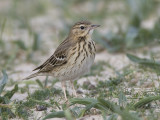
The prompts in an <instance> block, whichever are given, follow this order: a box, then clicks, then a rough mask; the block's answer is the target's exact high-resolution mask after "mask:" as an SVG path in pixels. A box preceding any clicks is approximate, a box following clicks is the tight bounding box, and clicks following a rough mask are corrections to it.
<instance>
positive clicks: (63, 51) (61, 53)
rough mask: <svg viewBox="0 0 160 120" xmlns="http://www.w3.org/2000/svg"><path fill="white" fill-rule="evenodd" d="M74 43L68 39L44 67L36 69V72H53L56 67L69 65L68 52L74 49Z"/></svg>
mask: <svg viewBox="0 0 160 120" xmlns="http://www.w3.org/2000/svg"><path fill="white" fill-rule="evenodd" d="M72 45H73V44H72V43H71V42H70V41H69V40H68V41H67V39H66V40H65V41H63V42H62V43H61V44H60V45H59V47H58V48H57V50H56V51H55V52H54V54H53V55H52V56H51V57H50V58H49V59H48V60H46V61H45V62H44V63H43V64H42V65H40V66H39V67H37V68H35V69H34V70H33V71H35V70H39V72H48V71H51V70H53V68H54V67H56V66H59V65H62V64H65V63H67V58H68V52H69V50H70V48H71V47H72Z"/></svg>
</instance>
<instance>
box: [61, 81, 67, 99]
mask: <svg viewBox="0 0 160 120" xmlns="http://www.w3.org/2000/svg"><path fill="white" fill-rule="evenodd" d="M61 85H62V90H63V93H64V98H65V100H66V101H68V99H67V96H66V86H65V85H66V84H65V81H62V82H61Z"/></svg>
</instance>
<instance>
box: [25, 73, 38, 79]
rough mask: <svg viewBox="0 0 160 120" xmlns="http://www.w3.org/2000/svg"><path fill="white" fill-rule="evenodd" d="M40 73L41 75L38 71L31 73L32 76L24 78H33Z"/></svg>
mask: <svg viewBox="0 0 160 120" xmlns="http://www.w3.org/2000/svg"><path fill="white" fill-rule="evenodd" d="M38 75H39V73H38V72H37V73H33V74H31V75H30V76H28V77H26V78H24V79H23V80H28V79H31V78H33V77H36V76H38Z"/></svg>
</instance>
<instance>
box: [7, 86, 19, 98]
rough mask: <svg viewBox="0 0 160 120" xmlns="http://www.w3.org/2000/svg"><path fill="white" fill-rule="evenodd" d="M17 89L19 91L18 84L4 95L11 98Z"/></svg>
mask: <svg viewBox="0 0 160 120" xmlns="http://www.w3.org/2000/svg"><path fill="white" fill-rule="evenodd" d="M17 91H18V85H17V84H16V85H15V86H14V88H13V89H12V90H11V91H8V92H7V93H6V94H5V95H4V97H7V98H8V99H11V98H12V96H13V95H14V94H15V93H16V92H17Z"/></svg>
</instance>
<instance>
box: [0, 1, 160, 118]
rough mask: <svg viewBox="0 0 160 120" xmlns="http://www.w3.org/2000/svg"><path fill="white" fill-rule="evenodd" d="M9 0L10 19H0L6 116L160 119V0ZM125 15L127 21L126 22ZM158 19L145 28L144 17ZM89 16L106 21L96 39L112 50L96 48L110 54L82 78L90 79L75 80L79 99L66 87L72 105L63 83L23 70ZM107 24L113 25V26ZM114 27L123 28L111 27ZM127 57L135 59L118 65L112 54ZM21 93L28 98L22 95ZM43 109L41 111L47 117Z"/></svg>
mask: <svg viewBox="0 0 160 120" xmlns="http://www.w3.org/2000/svg"><path fill="white" fill-rule="evenodd" d="M6 1H7V2H8V3H7V2H6V3H5V4H4V8H5V9H4V10H3V12H2V11H1V12H0V17H1V18H3V19H1V21H0V54H1V57H0V70H2V74H1V75H0V76H1V77H0V116H1V119H3V120H6V119H11V118H14V119H25V120H27V119H31V118H32V119H44V120H45V119H48V118H64V117H65V118H66V119H67V120H72V119H76V118H82V117H86V116H87V115H91V116H92V115H100V116H102V118H103V119H104V120H117V119H119V117H120V118H121V119H123V120H128V119H130V120H141V119H146V120H156V119H160V114H159V106H160V103H159V100H160V94H159V92H160V89H159V82H160V80H159V67H160V63H159V57H160V54H159V49H158V50H157V49H156V50H154V49H152V48H154V47H155V48H156V47H157V46H158V47H159V39H160V35H159V33H160V24H159V20H160V18H158V14H159V13H158V12H157V11H158V8H159V5H160V4H159V2H157V1H150V0H141V1H139V0H126V1H124V0H119V1H116V0H115V1H103V0H102V1H99V2H97V1H89V0H86V1H84V0H81V1H78V0H76V1H73V0H69V2H68V1H67V2H64V1H63V0H58V1H57V0H55V1H43V0H40V1H38V2H37V1H35V0H34V1H32V2H31V1H25V0H22V1H20V0H13V1H9V0H6ZM0 4H3V3H1V2H0ZM5 5H9V6H8V7H7V6H5ZM95 5H96V6H97V7H95ZM115 5H116V6H117V8H114V6H115ZM82 6H83V7H84V8H83V9H81V8H82ZM86 6H87V7H86ZM88 6H90V7H88ZM99 6H100V7H99ZM2 7H3V6H2ZM78 11H81V12H78ZM82 13H83V15H82ZM118 17H119V18H121V17H123V18H125V19H126V23H125V25H124V24H123V23H124V22H123V21H122V20H121V19H120V20H119V19H117V18H118ZM152 17H153V18H156V19H155V21H154V20H153V21H154V23H153V24H154V25H153V27H152V28H147V27H146V28H145V27H143V23H144V22H145V21H146V20H148V19H149V20H150V19H151V18H152ZM82 19H88V20H91V21H92V22H94V23H97V24H98V23H100V24H101V25H102V28H101V29H102V30H101V29H99V30H97V31H99V32H97V31H95V32H94V36H93V39H94V40H95V41H96V42H97V44H99V45H100V46H101V49H103V50H105V49H106V50H107V51H108V52H109V53H107V52H106V53H97V54H104V55H108V57H109V58H107V59H106V60H105V59H104V60H103V61H97V62H96V63H95V64H94V66H93V67H92V69H91V72H90V73H89V74H88V75H86V76H83V77H82V78H81V79H83V78H84V79H87V82H86V83H85V82H84V83H83V84H82V85H80V84H78V82H79V81H75V82H74V84H75V86H76V88H77V89H80V90H81V89H82V91H81V92H82V93H81V94H80V95H79V97H78V98H75V97H73V96H72V95H71V94H69V93H70V92H69V91H67V97H68V98H69V101H68V104H66V103H65V102H64V96H63V92H62V90H61V88H59V87H57V84H58V82H59V81H58V80H57V79H53V78H50V77H46V78H45V79H44V80H43V81H42V80H40V79H35V81H33V80H30V81H21V78H20V77H19V75H18V74H19V73H20V74H21V75H22V74H23V73H24V71H25V70H26V71H27V70H28V69H27V68H28V66H30V65H35V64H36V65H37V64H39V63H40V61H41V58H40V59H38V60H37V58H38V56H45V58H47V57H48V54H47V53H49V52H48V51H49V50H52V49H53V48H54V47H55V46H57V45H58V44H59V43H56V42H57V39H58V40H59V41H62V40H63V39H64V37H65V36H66V35H67V32H66V31H68V30H69V27H70V26H71V25H72V24H73V22H76V21H79V20H82ZM109 19H111V20H112V22H111V23H110V22H109ZM34 21H36V22H34ZM31 23H32V24H31ZM106 23H109V24H110V25H111V24H112V25H111V29H110V26H108V25H106ZM124 26H125V27H124ZM114 27H116V29H117V30H116V31H114V29H112V28H114ZM106 28H108V29H109V30H108V29H107V30H106ZM16 31H17V32H16ZM17 33H18V34H17ZM55 39H56V40H55ZM54 40H55V41H56V42H55V41H54ZM59 41H58V42H59ZM46 46H47V47H46ZM126 53H127V54H126ZM137 53H138V55H137ZM122 55H123V56H125V55H126V56H125V57H126V58H127V59H128V60H130V62H128V63H127V64H126V63H123V61H122V63H120V64H123V67H120V66H121V65H119V66H115V65H114V62H112V60H115V59H113V58H117V60H119V61H121V60H124V59H119V57H117V56H122ZM143 56H146V57H143ZM104 58H106V57H104ZM111 63H112V64H111ZM24 64H25V66H24V67H23V66H22V67H23V68H20V67H21V65H24ZM115 64H117V63H115ZM117 65H118V64H117ZM19 69H20V70H19ZM28 71H29V70H28ZM14 75H16V77H14ZM108 76H110V77H108ZM92 78H93V79H92ZM92 80H93V82H92ZM16 95H19V96H21V95H26V97H25V98H24V99H23V100H21V99H19V98H18V99H15V97H14V96H16ZM13 98H14V99H13ZM38 113H42V114H41V116H39V115H38Z"/></svg>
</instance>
